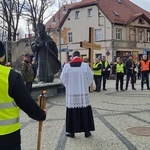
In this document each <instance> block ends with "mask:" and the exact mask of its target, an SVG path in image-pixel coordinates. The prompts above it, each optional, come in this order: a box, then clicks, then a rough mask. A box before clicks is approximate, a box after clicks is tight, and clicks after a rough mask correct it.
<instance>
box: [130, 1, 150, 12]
mask: <svg viewBox="0 0 150 150" xmlns="http://www.w3.org/2000/svg"><path fill="white" fill-rule="evenodd" d="M130 1H131V2H133V3H135V4H136V5H138V6H140V7H141V8H143V9H145V10H147V11H149V12H150V0H130Z"/></svg>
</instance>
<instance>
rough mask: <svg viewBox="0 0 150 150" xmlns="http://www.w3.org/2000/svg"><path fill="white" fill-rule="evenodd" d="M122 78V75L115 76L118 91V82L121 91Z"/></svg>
mask: <svg viewBox="0 0 150 150" xmlns="http://www.w3.org/2000/svg"><path fill="white" fill-rule="evenodd" d="M123 77H124V74H123V73H117V74H116V90H118V85H119V81H120V90H123Z"/></svg>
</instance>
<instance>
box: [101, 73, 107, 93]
mask: <svg viewBox="0 0 150 150" xmlns="http://www.w3.org/2000/svg"><path fill="white" fill-rule="evenodd" d="M102 78H103V90H104V89H106V79H107V74H103V75H102Z"/></svg>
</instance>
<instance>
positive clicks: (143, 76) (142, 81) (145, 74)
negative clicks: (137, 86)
mask: <svg viewBox="0 0 150 150" xmlns="http://www.w3.org/2000/svg"><path fill="white" fill-rule="evenodd" d="M144 80H146V85H147V89H149V72H147V71H146V72H142V79H141V88H142V89H143V87H144Z"/></svg>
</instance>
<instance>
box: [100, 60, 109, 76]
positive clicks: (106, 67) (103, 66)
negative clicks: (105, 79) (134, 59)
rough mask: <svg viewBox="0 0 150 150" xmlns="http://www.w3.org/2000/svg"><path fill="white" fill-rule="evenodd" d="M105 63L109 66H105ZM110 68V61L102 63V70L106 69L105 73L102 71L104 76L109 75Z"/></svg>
mask: <svg viewBox="0 0 150 150" xmlns="http://www.w3.org/2000/svg"><path fill="white" fill-rule="evenodd" d="M105 62H107V66H105ZM108 68H110V65H109V63H108V61H102V69H105V71H102V75H107V70H108Z"/></svg>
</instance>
